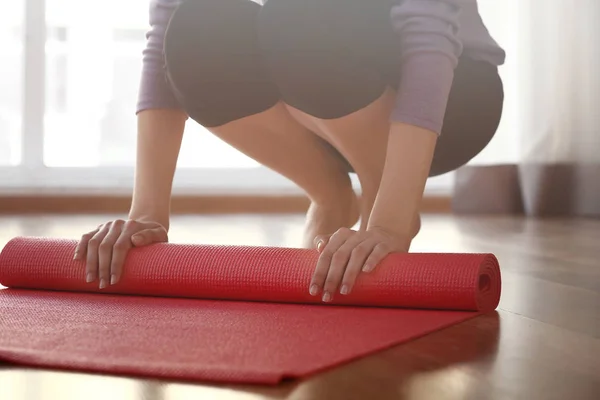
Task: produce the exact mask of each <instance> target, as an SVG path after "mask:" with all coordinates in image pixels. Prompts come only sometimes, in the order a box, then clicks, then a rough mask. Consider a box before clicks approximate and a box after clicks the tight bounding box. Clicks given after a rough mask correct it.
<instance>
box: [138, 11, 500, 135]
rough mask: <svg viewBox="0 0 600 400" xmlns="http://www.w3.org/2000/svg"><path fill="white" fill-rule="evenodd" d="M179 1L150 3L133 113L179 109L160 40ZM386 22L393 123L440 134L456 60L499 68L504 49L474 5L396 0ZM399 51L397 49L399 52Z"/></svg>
mask: <svg viewBox="0 0 600 400" xmlns="http://www.w3.org/2000/svg"><path fill="white" fill-rule="evenodd" d="M180 2H181V0H152V1H151V4H150V30H149V31H148V33H147V35H146V37H147V39H148V40H147V45H146V48H145V50H144V52H143V69H142V79H141V83H140V91H139V99H138V104H137V112H140V111H142V110H147V109H153V108H174V109H181V106H180V105H179V103H178V102H177V100H176V99H175V97H174V96H173V93H172V92H171V89H170V88H169V86H168V84H167V82H166V80H165V76H164V74H165V71H164V68H163V66H164V59H163V41H164V34H165V30H166V27H167V24H168V22H169V19H170V16H171V14H172V13H173V11H174V10H175V8H176V7H177V5H178V4H179V3H180ZM390 17H391V22H392V24H393V27H394V30H395V31H396V32H397V33H398V48H399V49H402V54H401V56H402V60H403V63H402V66H401V69H402V70H401V77H402V78H401V82H400V86H399V90H398V93H397V100H396V106H395V108H394V111H393V113H392V121H397V122H404V123H407V124H412V125H416V126H419V127H422V128H426V129H429V130H432V131H434V132H436V133H438V134H439V133H440V132H441V130H442V123H443V120H444V114H445V112H446V105H447V102H448V96H449V94H450V89H451V87H452V81H453V79H454V69H455V68H456V66H457V63H458V58H459V57H460V56H461V55H465V56H468V57H470V58H472V59H475V60H481V61H487V62H489V63H491V64H493V65H502V64H503V63H504V59H505V52H504V50H503V49H502V48H501V47H500V46H499V45H498V43H496V41H495V40H494V39H493V38H492V37H491V36H490V34H489V32H488V30H487V28H486V27H485V25H484V24H483V22H482V20H481V16H480V15H479V10H478V7H477V0H398V4H397V5H396V6H394V7H393V9H392V11H391V16H390ZM399 51H400V50H399Z"/></svg>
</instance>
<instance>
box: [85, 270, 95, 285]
mask: <svg viewBox="0 0 600 400" xmlns="http://www.w3.org/2000/svg"><path fill="white" fill-rule="evenodd" d="M85 281H86V282H87V283H90V282H94V274H92V273H91V272H88V274H87V276H86V277H85Z"/></svg>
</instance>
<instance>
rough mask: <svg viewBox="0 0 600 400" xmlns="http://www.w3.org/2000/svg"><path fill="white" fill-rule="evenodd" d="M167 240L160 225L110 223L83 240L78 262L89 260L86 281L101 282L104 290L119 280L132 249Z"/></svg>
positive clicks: (76, 257) (117, 221) (83, 237)
mask: <svg viewBox="0 0 600 400" xmlns="http://www.w3.org/2000/svg"><path fill="white" fill-rule="evenodd" d="M167 241H168V235H167V230H166V229H165V227H164V226H163V225H161V224H159V223H158V222H152V221H136V220H128V221H123V220H116V221H110V222H107V223H105V224H102V225H100V226H99V227H98V228H96V229H94V230H93V231H91V232H88V233H86V234H85V235H83V236H82V237H81V240H80V241H79V243H78V245H77V248H76V249H75V256H74V259H75V260H83V259H85V260H86V267H85V272H86V282H88V283H90V282H94V281H95V280H96V279H98V280H99V287H100V289H104V288H105V287H106V286H107V285H108V283H109V282H110V284H111V285H114V284H115V283H117V282H118V281H119V279H120V277H121V273H122V272H123V263H124V262H125V257H126V256H127V252H128V251H129V249H131V248H132V247H134V246H135V247H141V246H147V245H149V244H152V243H158V242H167Z"/></svg>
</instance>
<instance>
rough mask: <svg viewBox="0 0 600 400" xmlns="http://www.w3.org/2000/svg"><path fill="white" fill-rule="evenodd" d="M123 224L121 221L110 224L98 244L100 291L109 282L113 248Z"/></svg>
mask: <svg viewBox="0 0 600 400" xmlns="http://www.w3.org/2000/svg"><path fill="white" fill-rule="evenodd" d="M124 223H125V222H124V221H121V220H117V221H114V222H112V223H110V224H107V225H110V229H109V230H108V233H107V234H106V236H104V239H103V240H102V242H101V243H100V247H99V248H98V279H100V289H104V288H105V287H106V286H108V282H109V280H110V264H111V262H112V261H111V260H112V254H113V246H114V245H115V243H116V241H117V239H119V236H121V232H122V231H123V224H124Z"/></svg>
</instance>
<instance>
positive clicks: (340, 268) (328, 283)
mask: <svg viewBox="0 0 600 400" xmlns="http://www.w3.org/2000/svg"><path fill="white" fill-rule="evenodd" d="M363 240H364V238H363V237H361V236H359V235H353V236H351V237H350V238H348V240H346V242H345V243H344V244H343V245H342V246H340V247H339V248H338V250H337V251H336V252H335V254H334V255H333V257H332V259H331V265H330V266H329V272H328V273H327V278H326V280H325V285H324V286H323V301H331V300H332V299H333V294H334V293H335V292H336V291H337V290H338V288H339V287H340V284H341V282H342V278H343V277H344V273H345V271H346V268H347V266H348V262H349V261H350V257H351V256H352V253H353V251H354V250H355V249H356V248H357V247H359V246H361V245H362V242H363ZM327 294H329V296H328V299H326V298H325V297H326V295H327Z"/></svg>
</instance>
